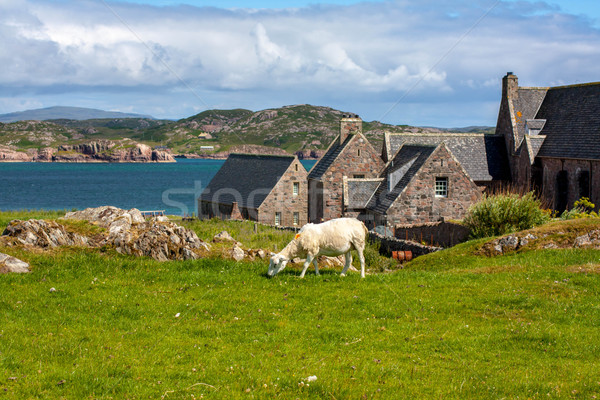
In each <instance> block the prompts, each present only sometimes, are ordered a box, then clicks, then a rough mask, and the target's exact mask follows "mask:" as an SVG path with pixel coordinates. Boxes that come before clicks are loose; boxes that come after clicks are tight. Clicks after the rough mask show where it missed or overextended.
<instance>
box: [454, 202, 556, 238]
mask: <svg viewBox="0 0 600 400" xmlns="http://www.w3.org/2000/svg"><path fill="white" fill-rule="evenodd" d="M549 220H550V216H549V215H548V214H547V213H546V212H544V211H543V210H542V208H541V202H540V200H539V199H537V198H536V196H535V194H534V193H533V192H529V193H526V194H525V195H520V194H517V193H503V194H497V195H484V196H483V198H482V199H481V201H479V202H478V203H476V204H474V205H473V206H471V208H470V209H469V212H468V213H467V217H466V218H465V220H464V223H465V225H466V226H467V227H468V228H469V229H470V230H471V237H472V238H482V237H489V236H497V235H503V234H506V233H510V232H516V231H521V230H524V229H529V228H533V227H534V226H538V225H542V224H543V223H545V222H547V221H549Z"/></svg>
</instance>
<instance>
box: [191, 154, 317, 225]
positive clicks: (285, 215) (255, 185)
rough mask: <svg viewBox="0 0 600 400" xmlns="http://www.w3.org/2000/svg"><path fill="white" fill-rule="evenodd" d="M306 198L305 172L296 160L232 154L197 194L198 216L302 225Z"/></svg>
mask: <svg viewBox="0 0 600 400" xmlns="http://www.w3.org/2000/svg"><path fill="white" fill-rule="evenodd" d="M307 199H308V183H307V171H306V169H305V168H304V166H303V165H302V163H301V162H300V161H299V160H298V158H297V157H293V156H273V155H253V154H232V155H230V158H228V160H227V161H226V162H225V164H224V165H223V167H221V170H219V172H218V173H217V175H216V176H215V177H214V178H213V180H212V181H211V182H210V183H209V185H208V187H207V188H205V190H204V191H203V192H202V194H201V195H200V198H199V199H198V216H199V217H200V218H202V219H210V218H213V217H217V218H220V219H247V220H253V221H259V222H262V223H265V224H268V225H275V224H277V225H281V226H301V225H304V224H306V223H307V222H308V204H307ZM276 215H277V216H276Z"/></svg>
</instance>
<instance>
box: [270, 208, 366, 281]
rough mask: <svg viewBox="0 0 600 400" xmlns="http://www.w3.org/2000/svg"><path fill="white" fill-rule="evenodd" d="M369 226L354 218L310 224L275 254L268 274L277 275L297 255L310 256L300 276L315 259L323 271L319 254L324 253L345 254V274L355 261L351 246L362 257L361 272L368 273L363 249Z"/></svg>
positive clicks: (301, 275) (316, 267)
mask: <svg viewBox="0 0 600 400" xmlns="http://www.w3.org/2000/svg"><path fill="white" fill-rule="evenodd" d="M367 234H368V230H367V227H366V226H365V224H363V223H362V222H361V221H359V220H357V219H354V218H338V219H332V220H330V221H327V222H323V223H321V224H306V225H304V226H303V227H302V229H300V232H298V234H296V237H295V238H294V239H293V240H292V241H291V242H290V243H289V244H288V245H287V246H285V248H284V249H283V250H281V251H280V252H279V253H277V254H274V255H273V256H272V257H271V262H270V263H269V270H268V275H269V276H273V275H275V274H277V273H279V272H280V271H282V270H283V269H284V268H285V266H286V265H287V263H288V262H289V260H291V259H292V258H295V257H300V258H306V262H305V263H304V268H303V269H302V273H301V274H300V278H304V274H305V273H306V270H307V269H308V266H309V265H310V263H311V262H313V263H314V264H315V273H316V274H317V275H319V266H318V261H317V260H318V257H319V256H321V255H324V256H330V257H332V256H333V257H337V256H339V255H341V254H343V255H344V256H345V258H346V264H345V265H344V269H343V270H342V273H341V276H345V275H346V271H347V270H348V268H349V267H350V264H351V263H352V254H351V253H350V251H351V250H353V249H355V250H356V252H357V253H358V258H359V260H360V276H361V277H362V278H364V277H365V257H364V255H363V251H364V249H365V243H366V239H367Z"/></svg>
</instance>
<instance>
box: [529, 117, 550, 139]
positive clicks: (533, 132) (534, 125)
mask: <svg viewBox="0 0 600 400" xmlns="http://www.w3.org/2000/svg"><path fill="white" fill-rule="evenodd" d="M545 124H546V120H545V119H528V120H526V121H525V131H526V132H527V134H528V135H529V136H537V135H539V134H540V132H541V131H542V128H544V125H545Z"/></svg>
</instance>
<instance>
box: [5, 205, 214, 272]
mask: <svg viewBox="0 0 600 400" xmlns="http://www.w3.org/2000/svg"><path fill="white" fill-rule="evenodd" d="M65 219H74V220H84V221H88V222H90V223H91V224H93V225H96V226H99V227H101V228H104V229H103V230H102V231H100V232H99V233H97V234H94V235H90V236H85V235H82V234H79V233H75V232H71V231H69V229H68V228H67V227H66V226H65V225H62V224H60V223H58V222H56V221H44V220H29V221H20V220H14V221H11V222H10V223H9V225H8V227H7V228H6V229H5V231H4V233H3V236H4V237H6V238H9V239H12V244H22V245H26V246H33V247H38V248H51V247H57V246H88V247H100V246H105V245H109V246H114V248H115V249H116V251H117V252H119V253H122V254H131V255H135V256H148V257H152V258H154V259H156V260H159V261H167V260H189V259H197V258H199V257H200V256H201V255H202V253H203V252H205V251H208V250H209V249H210V245H209V244H207V243H205V242H204V241H202V240H201V239H199V238H198V236H197V235H196V233H194V232H193V231H191V230H188V229H185V228H183V227H181V226H179V225H177V224H174V223H173V222H170V221H164V220H161V219H159V218H154V219H151V220H149V221H146V220H145V219H144V217H143V216H142V214H141V213H140V211H139V210H137V209H135V208H134V209H131V210H122V209H120V208H117V207H110V206H105V207H98V208H88V209H85V210H83V211H76V212H70V213H67V214H66V215H65ZM7 244H9V245H10V244H11V242H8V243H7Z"/></svg>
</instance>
